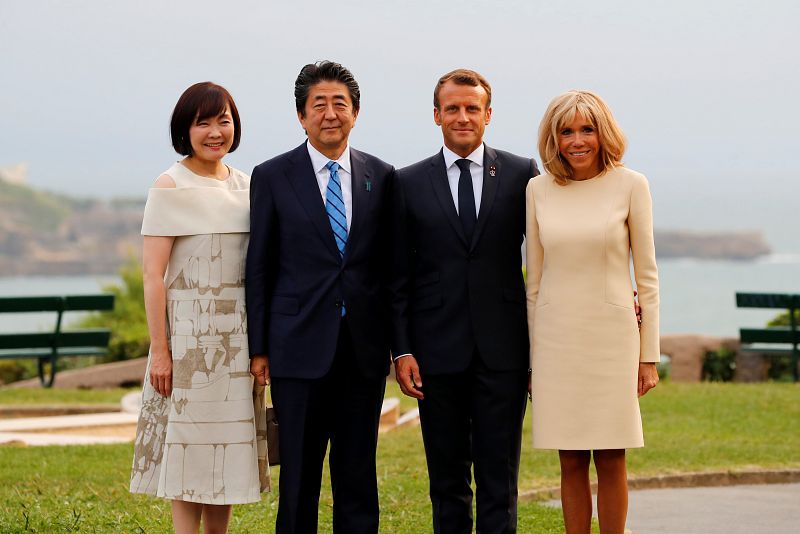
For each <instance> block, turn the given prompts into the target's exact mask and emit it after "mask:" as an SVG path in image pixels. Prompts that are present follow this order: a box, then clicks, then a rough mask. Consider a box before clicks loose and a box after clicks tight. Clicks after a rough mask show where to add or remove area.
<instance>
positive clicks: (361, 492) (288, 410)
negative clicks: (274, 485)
mask: <svg viewBox="0 0 800 534" xmlns="http://www.w3.org/2000/svg"><path fill="white" fill-rule="evenodd" d="M388 357H389V356H388V354H387V358H388ZM385 387H386V378H385V377H378V378H374V377H372V378H367V377H364V376H363V375H362V374H361V373H360V371H359V370H358V366H357V365H356V361H355V357H354V354H353V342H352V337H351V335H350V331H349V328H348V327H347V321H346V318H343V319H342V324H341V327H340V330H339V339H338V341H337V347H336V354H335V356H334V361H333V365H332V366H331V369H330V370H329V371H328V373H327V374H326V375H325V376H323V377H322V378H319V379H311V380H308V379H297V378H281V377H274V378H272V402H273V405H274V407H275V415H276V416H277V420H278V425H279V428H280V433H279V441H280V451H281V469H280V477H279V491H280V494H279V502H278V518H277V523H276V529H275V532H276V534H313V533H316V532H317V514H318V508H319V493H320V484H321V480H322V468H323V463H324V460H325V452H326V450H327V448H328V443H330V454H329V457H328V465H329V468H330V475H331V486H332V487H331V489H332V493H333V532H334V533H336V534H362V533H363V534H376V533H377V532H378V518H379V508H378V484H377V478H376V472H375V454H376V448H377V444H378V424H379V423H380V411H381V403H382V402H383V394H384V389H385Z"/></svg>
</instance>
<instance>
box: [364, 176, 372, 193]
mask: <svg viewBox="0 0 800 534" xmlns="http://www.w3.org/2000/svg"><path fill="white" fill-rule="evenodd" d="M364 189H365V190H366V191H367V193H369V192H370V191H372V180H370V179H369V178H367V181H366V182H364Z"/></svg>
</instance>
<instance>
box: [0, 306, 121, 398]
mask: <svg viewBox="0 0 800 534" xmlns="http://www.w3.org/2000/svg"><path fill="white" fill-rule="evenodd" d="M113 308H114V295H107V294H104V295H76V296H42V297H38V296H37V297H0V313H31V312H55V313H57V314H58V315H57V317H56V322H55V328H54V329H53V331H52V332H47V331H44V332H21V333H0V359H3V360H20V359H36V360H38V367H39V381H40V382H41V383H42V386H44V387H48V388H49V387H51V386H52V385H53V381H54V380H55V377H56V363H57V361H58V358H60V357H65V356H103V355H105V354H106V353H107V352H108V340H109V338H110V336H111V331H110V330H109V329H107V328H94V329H82V330H69V331H64V330H63V329H62V319H63V316H64V313H65V312H72V311H83V312H87V311H103V310H111V309H113ZM48 363H49V364H50V376H46V364H48Z"/></svg>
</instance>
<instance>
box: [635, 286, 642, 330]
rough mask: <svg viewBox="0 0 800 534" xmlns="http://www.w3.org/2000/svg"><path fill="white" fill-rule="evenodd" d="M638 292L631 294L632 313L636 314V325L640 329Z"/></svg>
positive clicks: (640, 316)
mask: <svg viewBox="0 0 800 534" xmlns="http://www.w3.org/2000/svg"><path fill="white" fill-rule="evenodd" d="M638 295H639V292H638V291H634V292H633V311H634V312H635V313H636V324H637V326H638V327H639V328H641V327H642V307H641V306H639V299H637V298H636V297H637V296H638Z"/></svg>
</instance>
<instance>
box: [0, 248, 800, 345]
mask: <svg viewBox="0 0 800 534" xmlns="http://www.w3.org/2000/svg"><path fill="white" fill-rule="evenodd" d="M658 268H659V269H658V270H659V280H660V286H661V288H660V289H661V291H660V294H661V333H662V334H705V335H711V336H726V337H738V335H739V328H740V327H744V326H752V327H760V326H763V325H764V324H765V323H766V322H767V321H768V320H770V319H771V318H773V317H774V316H775V315H777V314H778V313H779V310H760V309H739V308H736V298H735V293H736V292H737V291H739V292H760V293H800V254H796V253H776V254H771V255H769V256H764V257H762V258H759V259H758V260H755V261H722V260H699V259H692V258H675V259H661V260H659V261H658ZM116 283H120V279H119V277H117V276H114V275H97V276H94V275H92V276H14V277H0V296H15V295H67V294H89V293H98V292H100V291H101V290H102V289H101V288H102V286H104V285H106V284H116ZM645 312H646V310H645ZM77 316H78V314H71V315H68V316H67V317H66V320H67V324H69V321H70V320H74V318H75V317H77ZM0 318H2V319H1V320H0V332H13V331H20V330H22V329H24V330H29V329H38V328H42V329H47V328H52V325H53V321H54V315H53V314H38V313H37V314H14V315H8V314H4V315H2V316H0Z"/></svg>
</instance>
